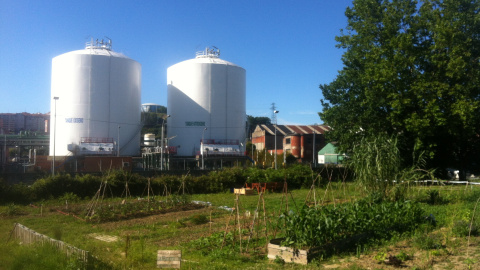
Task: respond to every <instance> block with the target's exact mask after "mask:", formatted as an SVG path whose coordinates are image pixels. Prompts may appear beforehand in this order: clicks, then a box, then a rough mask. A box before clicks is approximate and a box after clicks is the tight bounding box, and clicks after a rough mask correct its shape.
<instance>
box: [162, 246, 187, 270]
mask: <svg viewBox="0 0 480 270" xmlns="http://www.w3.org/2000/svg"><path fill="white" fill-rule="evenodd" d="M181 261H182V251H181V250H159V251H158V252H157V268H180V267H181Z"/></svg>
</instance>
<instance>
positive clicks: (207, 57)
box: [167, 48, 246, 156]
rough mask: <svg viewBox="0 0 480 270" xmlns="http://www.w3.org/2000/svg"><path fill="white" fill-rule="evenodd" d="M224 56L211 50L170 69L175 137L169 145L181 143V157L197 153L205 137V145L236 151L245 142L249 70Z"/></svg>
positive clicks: (170, 133)
mask: <svg viewBox="0 0 480 270" xmlns="http://www.w3.org/2000/svg"><path fill="white" fill-rule="evenodd" d="M219 55H220V52H219V51H218V49H216V48H215V49H206V50H205V51H202V52H197V55H196V58H194V59H190V60H186V61H183V62H180V63H178V64H175V65H173V66H171V67H169V68H168V70H167V85H168V88H167V89H168V90H167V91H168V103H167V108H168V114H169V115H170V118H169V119H168V123H167V126H168V129H167V132H168V135H167V137H174V136H176V137H174V139H172V140H171V141H169V145H170V146H176V147H177V154H178V155H179V156H192V155H198V154H199V153H200V147H201V144H200V141H201V140H202V137H203V138H204V139H205V141H206V144H211V145H214V144H215V145H228V149H233V151H234V152H237V153H239V152H240V151H241V148H242V147H241V144H242V143H244V140H245V121H246V108H245V107H246V101H245V100H246V72H245V69H244V68H242V67H240V66H237V65H235V64H233V63H230V62H227V61H225V60H222V59H220V58H219ZM205 128H207V129H206V130H205ZM232 147H233V148H232ZM210 148H211V150H212V148H213V147H210ZM215 149H217V148H215ZM217 151H218V149H217ZM228 151H230V150H228ZM219 152H221V151H219Z"/></svg>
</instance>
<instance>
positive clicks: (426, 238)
mask: <svg viewBox="0 0 480 270" xmlns="http://www.w3.org/2000/svg"><path fill="white" fill-rule="evenodd" d="M413 244H414V246H416V247H417V248H420V249H423V250H430V249H439V248H441V247H442V243H441V239H440V237H439V235H437V234H428V233H423V232H417V233H416V234H415V235H414V237H413Z"/></svg>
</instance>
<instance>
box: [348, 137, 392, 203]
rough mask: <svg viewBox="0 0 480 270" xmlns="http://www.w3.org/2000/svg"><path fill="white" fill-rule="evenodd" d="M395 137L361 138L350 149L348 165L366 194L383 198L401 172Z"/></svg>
mask: <svg viewBox="0 0 480 270" xmlns="http://www.w3.org/2000/svg"><path fill="white" fill-rule="evenodd" d="M397 144H398V140H397V138H396V137H388V136H386V135H379V136H371V137H363V138H362V140H361V141H360V142H359V143H358V144H357V145H355V146H354V148H353V149H352V152H353V155H352V156H351V159H350V161H349V162H348V165H349V166H350V167H351V168H352V169H353V172H354V174H355V178H356V181H358V183H360V184H361V185H362V186H363V187H364V188H365V190H366V191H367V193H379V194H381V195H382V196H385V195H386V194H387V192H388V191H389V189H390V188H391V187H392V185H393V182H394V180H395V178H396V176H397V174H398V173H399V172H400V170H401V157H400V151H399V149H398V146H397Z"/></svg>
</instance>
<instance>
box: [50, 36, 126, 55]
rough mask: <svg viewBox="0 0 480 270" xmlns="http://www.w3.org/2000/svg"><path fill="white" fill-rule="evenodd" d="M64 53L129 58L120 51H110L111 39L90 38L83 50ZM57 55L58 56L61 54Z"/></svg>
mask: <svg viewBox="0 0 480 270" xmlns="http://www.w3.org/2000/svg"><path fill="white" fill-rule="evenodd" d="M65 54H91V55H104V56H113V57H119V58H126V59H130V58H129V57H127V56H125V55H124V54H122V53H118V52H114V51H112V40H110V39H109V40H107V41H104V40H103V39H102V40H98V39H97V40H95V41H94V40H93V39H92V40H91V41H90V42H87V43H86V44H85V49H83V50H76V51H71V52H67V53H64V54H62V55H65ZM62 55H59V56H62Z"/></svg>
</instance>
